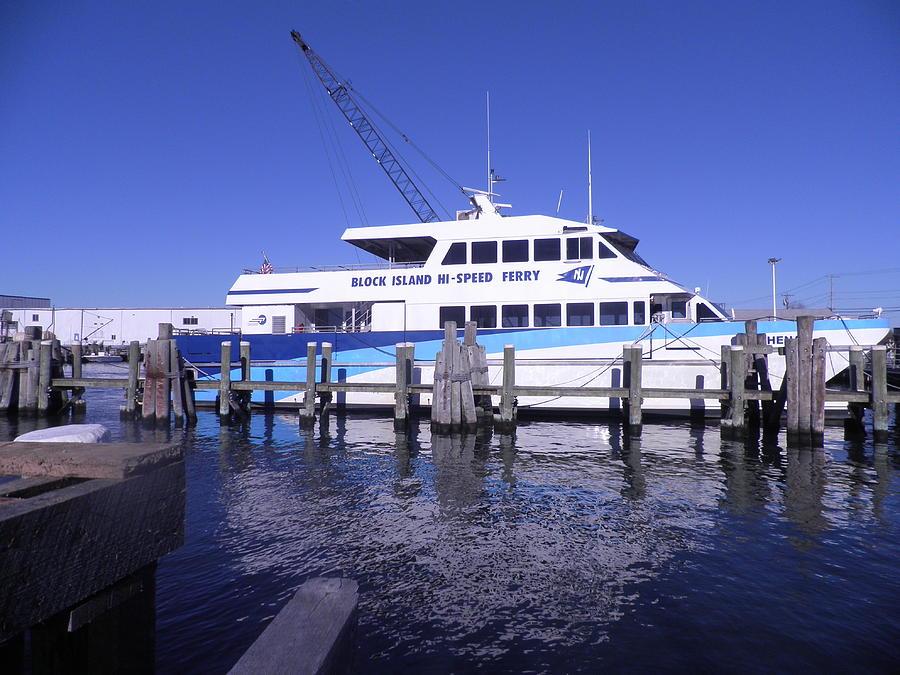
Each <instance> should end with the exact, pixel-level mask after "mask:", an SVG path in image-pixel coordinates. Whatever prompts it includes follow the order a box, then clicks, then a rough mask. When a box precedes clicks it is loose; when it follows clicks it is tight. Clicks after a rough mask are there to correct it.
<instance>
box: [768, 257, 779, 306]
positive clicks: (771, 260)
mask: <svg viewBox="0 0 900 675" xmlns="http://www.w3.org/2000/svg"><path fill="white" fill-rule="evenodd" d="M780 262H781V258H769V264H770V265H771V266H772V317H773V318H775V319H777V318H778V304H777V302H776V300H775V265H777V264H778V263H780Z"/></svg>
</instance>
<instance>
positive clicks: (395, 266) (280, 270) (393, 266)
mask: <svg viewBox="0 0 900 675" xmlns="http://www.w3.org/2000/svg"><path fill="white" fill-rule="evenodd" d="M424 266H425V261H424V260H422V261H418V262H405V263H390V262H385V263H356V264H351V265H310V266H307V267H273V268H272V272H273V273H276V274H289V273H296V272H364V271H367V270H406V269H416V268H419V267H424ZM243 274H269V272H261V271H260V270H258V269H250V268H249V267H245V268H244V270H243Z"/></svg>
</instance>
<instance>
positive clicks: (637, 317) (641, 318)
mask: <svg viewBox="0 0 900 675" xmlns="http://www.w3.org/2000/svg"><path fill="white" fill-rule="evenodd" d="M601 246H602V244H601ZM634 323H635V324H636V325H638V326H643V325H644V324H645V323H647V303H646V302H644V301H643V300H639V301H638V302H635V303H634Z"/></svg>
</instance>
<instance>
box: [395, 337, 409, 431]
mask: <svg viewBox="0 0 900 675" xmlns="http://www.w3.org/2000/svg"><path fill="white" fill-rule="evenodd" d="M394 350H395V353H396V365H395V371H396V375H395V380H394V387H395V388H394V429H395V430H398V431H399V430H402V429H405V428H406V426H407V423H408V421H409V383H410V379H411V374H412V373H411V372H410V371H411V369H410V363H409V357H408V356H407V353H408V344H407V343H405V342H398V343H397V345H396V346H395V347H394Z"/></svg>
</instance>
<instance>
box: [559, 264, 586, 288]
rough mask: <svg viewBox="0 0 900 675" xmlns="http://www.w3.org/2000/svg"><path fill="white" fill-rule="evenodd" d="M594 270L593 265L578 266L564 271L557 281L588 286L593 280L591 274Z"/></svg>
mask: <svg viewBox="0 0 900 675" xmlns="http://www.w3.org/2000/svg"><path fill="white" fill-rule="evenodd" d="M593 272H594V266H593V265H584V266H583V267H576V268H575V269H572V270H567V271H565V272H563V273H562V274H560V275H559V279H557V281H568V282H569V283H573V284H581V285H583V286H587V285H588V281H590V280H591V274H593Z"/></svg>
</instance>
